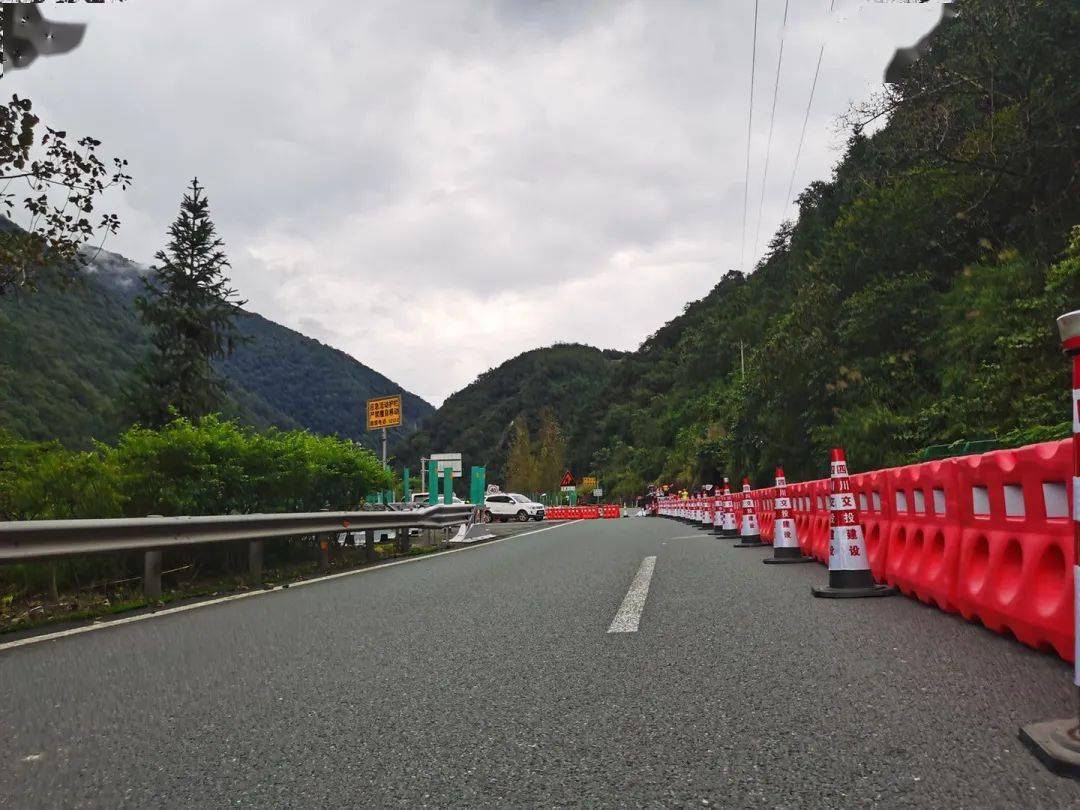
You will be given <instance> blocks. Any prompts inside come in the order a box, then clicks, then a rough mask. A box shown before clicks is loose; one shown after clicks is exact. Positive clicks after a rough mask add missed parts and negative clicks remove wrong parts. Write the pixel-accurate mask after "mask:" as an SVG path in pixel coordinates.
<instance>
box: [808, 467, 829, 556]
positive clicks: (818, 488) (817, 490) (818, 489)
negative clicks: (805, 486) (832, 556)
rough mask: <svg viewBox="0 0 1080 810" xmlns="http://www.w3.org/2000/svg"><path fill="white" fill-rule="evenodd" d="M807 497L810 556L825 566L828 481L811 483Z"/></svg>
mask: <svg viewBox="0 0 1080 810" xmlns="http://www.w3.org/2000/svg"><path fill="white" fill-rule="evenodd" d="M810 484H811V485H810V489H809V492H808V493H807V496H808V497H809V499H810V516H811V520H810V531H809V532H808V534H809V536H810V552H809V553H810V556H812V557H813V558H814V559H815V560H817V561H818V562H821V563H825V564H826V565H827V564H828V562H829V479H828V478H822V479H821V480H819V481H811V482H810Z"/></svg>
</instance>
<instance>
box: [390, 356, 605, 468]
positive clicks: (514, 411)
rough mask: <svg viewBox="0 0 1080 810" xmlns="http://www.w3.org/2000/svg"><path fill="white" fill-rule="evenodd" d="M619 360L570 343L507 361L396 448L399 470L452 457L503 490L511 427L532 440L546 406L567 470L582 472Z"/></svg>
mask: <svg viewBox="0 0 1080 810" xmlns="http://www.w3.org/2000/svg"><path fill="white" fill-rule="evenodd" d="M622 357H623V355H622V353H621V352H614V351H601V350H599V349H595V348H593V347H591V346H582V345H580V344H570V343H568V344H559V345H556V346H551V347H549V348H545V349H534V350H532V351H528V352H525V353H524V354H520V355H518V356H517V357H515V358H513V359H511V360H507V361H506V362H505V363H503V364H502V365H500V366H499V367H498V368H494V369H490V370H488V371H486V372H484V373H483V374H481V375H480V376H479V377H477V379H476V380H475V381H474V382H473V383H472V384H471V385H468V386H467V387H465V388H464V389H462V390H461V391H458V392H457V393H456V394H453V395H451V396H450V397H449V398H448V399H447V400H446V402H445V403H443V405H442V407H440V408H439V409H438V411H436V412H435V414H434V415H433V416H432V417H431V418H429V419H428V420H427V421H426V422H425V423H424V426H423V429H422V430H421V431H420V432H419V433H417V434H414V435H413V436H411V437H410V438H409V439H408V440H407V441H405V442H403V443H401V444H399V445H398V446H397V447H396V449H395V455H396V456H397V458H398V459H399V462H398V465H399V466H408V467H410V468H412V469H416V468H417V465H418V464H419V459H420V456H421V455H427V454H428V453H431V452H436V453H439V452H458V453H462V455H463V459H464V463H465V464H466V466H468V465H473V464H476V465H480V466H484V467H486V468H487V477H488V480H489V481H495V482H497V483H505V471H506V456H507V451H508V450H509V448H510V442H511V439H512V437H513V429H514V420H515V419H517V418H519V417H523V418H524V419H525V420H526V422H527V423H528V427H529V431H530V432H531V433H534V434H538V433H540V411H541V410H542V409H543V408H544V407H545V406H546V407H549V408H551V411H552V413H553V415H554V419H555V422H556V423H557V424H558V426H559V429H560V430H561V431H562V434H563V435H564V436H566V437H568V438H569V439H570V441H569V445H568V448H567V463H568V464H569V465H571V467H573V468H575V469H580V468H583V467H585V466H586V465H587V463H588V459H589V452H590V448H591V447H595V446H597V443H598V442H599V441H600V436H599V433H598V421H597V417H598V416H599V415H600V414H602V413H603V410H604V408H605V407H606V402H605V396H606V393H605V391H606V389H607V387H608V385H609V383H610V381H611V379H612V375H613V374H614V372H615V369H616V368H618V366H619V363H620V362H621V358H622Z"/></svg>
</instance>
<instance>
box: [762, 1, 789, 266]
mask: <svg viewBox="0 0 1080 810" xmlns="http://www.w3.org/2000/svg"><path fill="white" fill-rule="evenodd" d="M790 3H791V0H784V21H783V22H782V23H781V24H780V54H779V55H778V56H777V57H776V80H775V81H774V82H773V93H772V111H771V112H770V113H769V141H768V145H767V146H766V147H765V169H764V171H763V172H762V173H761V201H760V202H759V203H758V212H757V225H756V226H755V228H754V253H753V256H754V257H756V256H757V250H758V242H759V241H760V240H761V215H762V213H763V212H764V210H765V182H766V181H767V180H768V178H769V158H770V157H771V156H772V141H773V125H774V124H775V123H776V100H777V98H778V97H779V95H780V67H781V65H783V64H784V34H785V33H786V32H787V18H788V6H789V5H790Z"/></svg>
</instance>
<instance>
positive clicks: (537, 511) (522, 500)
mask: <svg viewBox="0 0 1080 810" xmlns="http://www.w3.org/2000/svg"><path fill="white" fill-rule="evenodd" d="M510 519H514V520H516V521H518V522H520V523H524V522H525V521H527V520H537V521H540V520H543V519H544V505H543V504H542V503H537V502H536V501H532V500H529V499H528V498H526V497H525V496H524V495H519V494H517V493H516V492H496V493H494V494H492V495H488V496H487V497H486V498H484V520H485V521H487V522H491V521H492V520H498V521H500V522H501V523H505V522H506V521H508V520H510Z"/></svg>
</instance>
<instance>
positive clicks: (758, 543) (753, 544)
mask: <svg viewBox="0 0 1080 810" xmlns="http://www.w3.org/2000/svg"><path fill="white" fill-rule="evenodd" d="M767 545H768V543H763V542H762V540H761V538H760V537H744V538H743V539H742V542H740V543H736V544H735V545H734V546H732V548H764V547H765V546H767Z"/></svg>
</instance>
